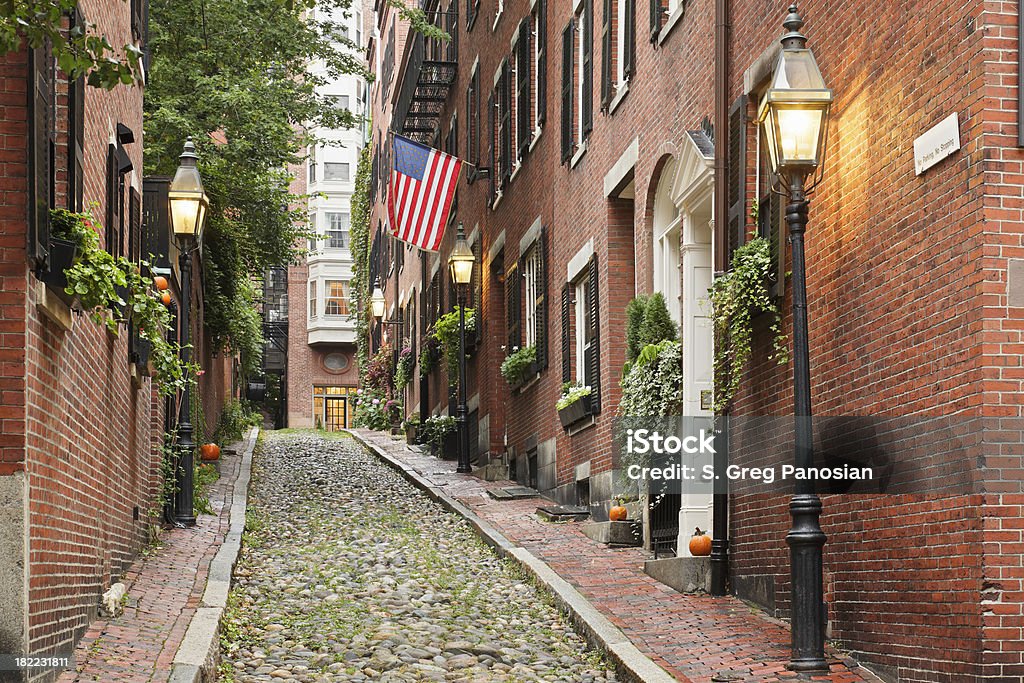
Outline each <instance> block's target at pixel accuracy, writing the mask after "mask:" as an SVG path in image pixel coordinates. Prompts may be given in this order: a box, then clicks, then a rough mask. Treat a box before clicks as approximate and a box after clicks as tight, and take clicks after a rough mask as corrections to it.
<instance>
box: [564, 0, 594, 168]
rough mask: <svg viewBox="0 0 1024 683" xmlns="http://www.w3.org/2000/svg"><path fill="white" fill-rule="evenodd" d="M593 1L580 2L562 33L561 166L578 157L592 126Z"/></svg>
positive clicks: (583, 0)
mask: <svg viewBox="0 0 1024 683" xmlns="http://www.w3.org/2000/svg"><path fill="white" fill-rule="evenodd" d="M593 29H594V24H593V0H580V2H579V4H578V6H577V8H576V14H575V15H574V16H573V18H572V19H571V20H570V21H569V23H568V24H567V25H566V27H565V29H563V31H562V163H568V162H569V161H571V160H573V159H574V158H576V159H578V158H579V156H578V155H579V153H581V152H582V150H584V149H585V146H584V142H585V140H586V137H587V135H589V134H590V131H591V130H592V129H593V127H594V112H593V106H594V105H593V102H592V99H593V97H592V95H593V54H594V30H593Z"/></svg>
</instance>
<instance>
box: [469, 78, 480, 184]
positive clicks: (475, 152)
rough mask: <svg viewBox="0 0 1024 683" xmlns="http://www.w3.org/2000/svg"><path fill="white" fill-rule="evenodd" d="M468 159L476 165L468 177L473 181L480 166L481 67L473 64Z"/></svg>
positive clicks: (470, 88)
mask: <svg viewBox="0 0 1024 683" xmlns="http://www.w3.org/2000/svg"><path fill="white" fill-rule="evenodd" d="M466 159H468V160H469V163H471V164H473V165H474V168H473V169H471V172H470V174H469V176H468V178H467V180H468V181H469V182H472V181H473V180H474V179H475V178H474V176H475V175H476V171H477V168H479V166H480V69H479V65H478V64H477V65H474V66H473V75H472V76H471V77H470V79H469V88H468V89H467V90H466Z"/></svg>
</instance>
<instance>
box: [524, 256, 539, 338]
mask: <svg viewBox="0 0 1024 683" xmlns="http://www.w3.org/2000/svg"><path fill="white" fill-rule="evenodd" d="M539 249H540V245H539V243H537V242H534V243H533V246H531V247H530V248H529V250H528V251H527V252H526V256H525V258H524V259H523V285H524V287H523V289H524V292H525V294H524V302H525V309H526V317H525V319H524V321H523V322H524V323H525V327H524V329H525V332H524V339H525V342H524V343H525V344H526V346H535V345H536V344H537V322H538V321H537V296H538V292H539V291H540V282H538V280H539V276H540V268H539V265H540V264H539V260H540V259H539V255H540V251H539Z"/></svg>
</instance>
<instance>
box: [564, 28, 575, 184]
mask: <svg viewBox="0 0 1024 683" xmlns="http://www.w3.org/2000/svg"><path fill="white" fill-rule="evenodd" d="M572 30H573V20H572V19H570V20H569V23H568V24H566V26H565V29H564V30H563V31H562V163H563V164H564V163H567V162H568V161H569V160H570V159H572V152H573V150H572V71H573V63H572V61H573V60H572Z"/></svg>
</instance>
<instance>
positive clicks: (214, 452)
mask: <svg viewBox="0 0 1024 683" xmlns="http://www.w3.org/2000/svg"><path fill="white" fill-rule="evenodd" d="M199 457H201V458H202V459H203V462H213V461H214V460H217V459H218V458H220V446H218V445H217V444H215V443H204V444H203V445H202V446H200V447H199Z"/></svg>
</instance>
